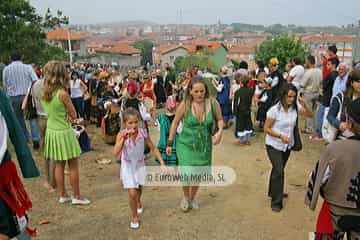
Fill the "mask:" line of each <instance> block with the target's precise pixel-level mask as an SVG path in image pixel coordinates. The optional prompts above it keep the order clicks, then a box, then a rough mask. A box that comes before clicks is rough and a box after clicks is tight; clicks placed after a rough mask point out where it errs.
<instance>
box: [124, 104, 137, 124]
mask: <svg viewBox="0 0 360 240" xmlns="http://www.w3.org/2000/svg"><path fill="white" fill-rule="evenodd" d="M130 116H135V117H137V119H138V120H139V119H140V116H139V112H138V111H137V110H136V109H135V108H132V107H129V108H127V109H125V110H124V111H123V113H122V120H123V123H126V121H127V120H128V119H129V117H130Z"/></svg>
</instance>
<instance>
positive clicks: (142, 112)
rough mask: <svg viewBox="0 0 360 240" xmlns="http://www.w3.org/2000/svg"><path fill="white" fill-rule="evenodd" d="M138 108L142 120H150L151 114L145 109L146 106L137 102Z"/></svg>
mask: <svg viewBox="0 0 360 240" xmlns="http://www.w3.org/2000/svg"><path fill="white" fill-rule="evenodd" d="M139 110H140V115H141V118H142V119H143V120H144V121H151V114H150V113H149V112H148V111H147V110H146V107H145V105H144V104H143V103H140V104H139Z"/></svg>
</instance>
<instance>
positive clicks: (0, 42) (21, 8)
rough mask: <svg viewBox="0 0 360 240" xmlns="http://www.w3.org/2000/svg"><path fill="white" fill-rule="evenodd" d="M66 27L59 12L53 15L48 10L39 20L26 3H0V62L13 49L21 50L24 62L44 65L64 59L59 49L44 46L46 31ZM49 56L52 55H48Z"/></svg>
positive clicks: (6, 0) (17, 0) (23, 0)
mask: <svg viewBox="0 0 360 240" xmlns="http://www.w3.org/2000/svg"><path fill="white" fill-rule="evenodd" d="M61 24H68V18H66V17H63V16H62V13H61V12H60V11H58V12H57V16H52V15H51V12H50V10H48V12H47V13H46V15H45V17H42V16H40V15H38V14H37V13H36V10H35V8H34V7H32V6H31V5H30V4H29V1H26V0H1V1H0V28H1V34H0V61H1V62H6V61H8V60H9V56H10V55H11V53H12V52H13V51H14V50H20V51H21V52H22V53H23V55H24V61H25V62H29V63H30V62H31V63H39V64H40V63H45V62H46V61H48V60H50V59H53V57H54V56H55V55H56V57H61V56H63V54H62V53H63V51H62V50H61V49H59V48H55V47H50V46H49V45H48V44H47V43H46V35H45V30H48V29H51V28H54V27H57V26H60V25H61ZM49 53H51V54H54V55H49Z"/></svg>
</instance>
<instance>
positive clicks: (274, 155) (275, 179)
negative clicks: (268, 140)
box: [266, 145, 291, 208]
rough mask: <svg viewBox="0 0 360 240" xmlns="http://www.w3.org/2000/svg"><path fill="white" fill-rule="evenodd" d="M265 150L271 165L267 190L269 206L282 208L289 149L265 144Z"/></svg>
mask: <svg viewBox="0 0 360 240" xmlns="http://www.w3.org/2000/svg"><path fill="white" fill-rule="evenodd" d="M266 152H267V154H268V157H269V159H270V161H271V165H272V169H271V175H270V180H269V192H268V195H269V197H271V207H272V208H273V207H274V208H282V207H283V195H284V177H285V173H284V169H285V166H286V163H287V161H288V159H289V156H290V152H291V150H287V151H286V152H282V151H279V150H276V149H275V148H273V147H271V146H269V145H266Z"/></svg>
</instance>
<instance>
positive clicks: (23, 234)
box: [16, 231, 31, 240]
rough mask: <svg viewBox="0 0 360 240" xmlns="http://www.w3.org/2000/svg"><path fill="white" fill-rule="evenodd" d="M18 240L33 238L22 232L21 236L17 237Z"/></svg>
mask: <svg viewBox="0 0 360 240" xmlns="http://www.w3.org/2000/svg"><path fill="white" fill-rule="evenodd" d="M16 239H17V240H31V236H30V235H29V234H28V233H27V232H26V231H24V232H22V233H20V234H19V235H17V236H16Z"/></svg>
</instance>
